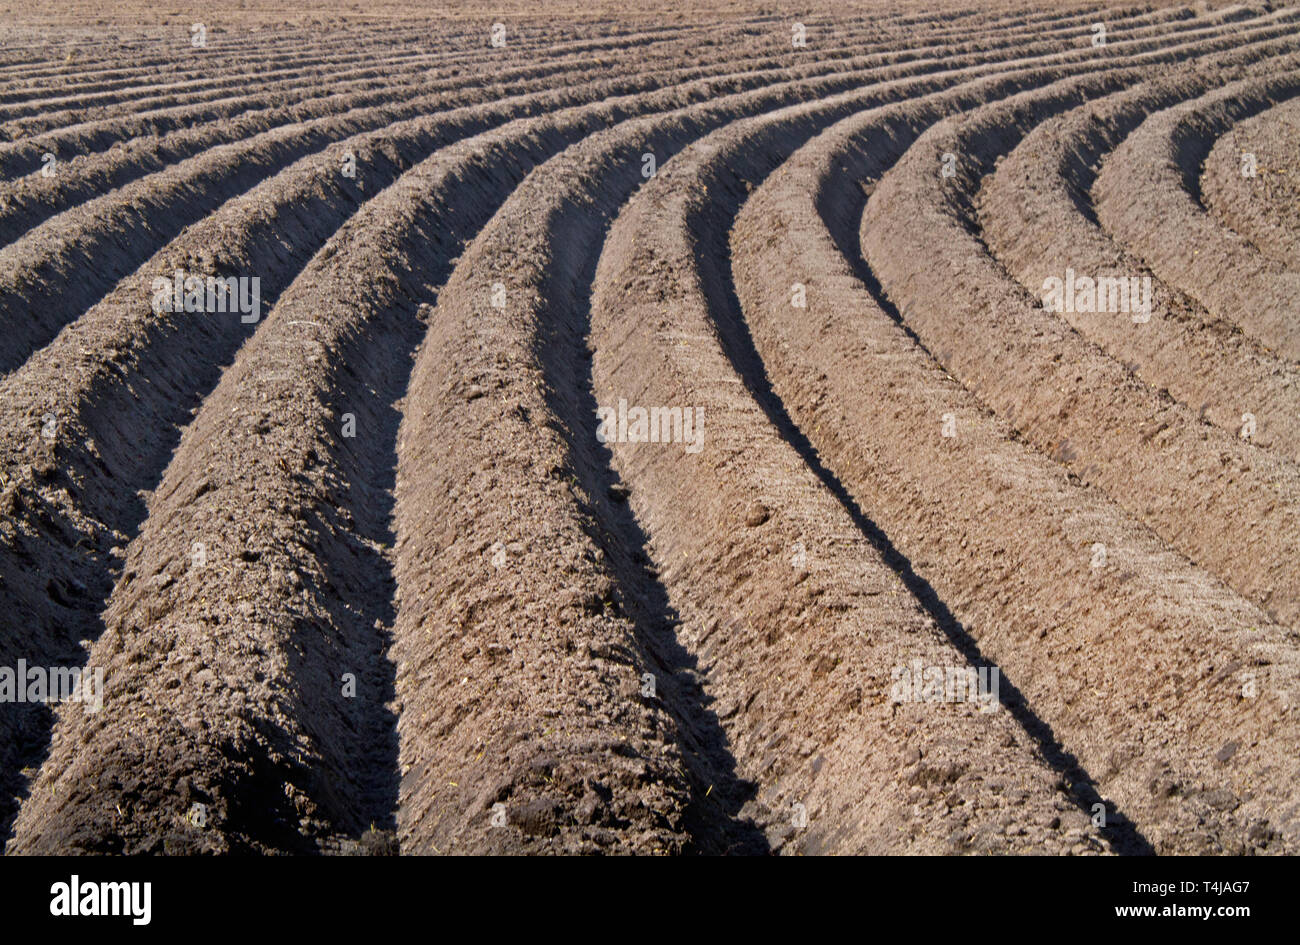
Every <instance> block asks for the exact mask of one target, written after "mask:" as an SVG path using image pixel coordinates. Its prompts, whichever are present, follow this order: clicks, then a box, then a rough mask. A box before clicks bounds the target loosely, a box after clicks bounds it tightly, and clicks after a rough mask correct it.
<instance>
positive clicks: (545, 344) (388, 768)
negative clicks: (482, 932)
mask: <svg viewBox="0 0 1300 945" xmlns="http://www.w3.org/2000/svg"><path fill="white" fill-rule="evenodd" d="M545 13H546V15H544V16H543V15H539V13H538V11H537V10H535V9H524V8H522V7H521V8H520V9H517V10H512V9H510V8H509V7H508V6H507V7H502V8H501V12H500V13H499V14H498V16H497V17H495V18H494V17H484V16H482V15H481V14H480V13H479V12H478V11H476V10H471V9H469V8H468V7H465V8H464V9H462V8H460V7H459V6H458V5H456V4H450V5H443V6H442V7H440V8H438V9H434V8H432V7H430V8H427V9H421V8H419V6H418V5H417V6H416V8H415V9H412V8H411V5H410V4H389V3H379V4H355V5H353V4H346V3H336V4H334V5H333V7H332V8H331V10H330V11H329V12H321V11H310V12H309V11H293V10H290V11H288V12H287V13H286V12H285V11H284V10H283V8H282V5H281V8H280V9H279V11H276V10H273V9H272V5H271V4H269V2H268V3H262V2H260V0H259V2H254V3H247V4H242V5H241V8H240V9H239V10H235V9H230V8H228V7H227V6H226V5H223V4H222V3H220V2H218V3H217V4H215V5H214V4H211V3H204V4H189V3H181V4H174V5H171V6H169V8H168V11H167V12H166V13H165V14H160V15H155V14H154V13H153V12H152V11H150V10H149V9H148V8H146V7H145V6H144V5H133V4H126V5H122V6H120V7H115V8H114V9H112V10H108V9H107V8H106V7H105V6H104V5H102V4H99V3H91V2H89V0H75V2H72V3H61V4H58V5H57V9H56V8H54V7H51V8H50V9H48V10H46V9H40V8H32V7H30V5H26V4H24V5H21V6H20V5H16V4H14V5H8V6H5V5H0V41H2V42H0V263H3V265H0V317H3V322H4V325H5V329H6V330H5V332H4V335H3V339H2V340H0V403H3V405H4V410H3V411H0V611H2V612H3V613H4V614H5V618H4V621H3V624H0V627H2V632H0V697H2V698H3V701H0V844H2V845H3V849H4V851H5V852H8V853H45V854H48V853H132V854H134V853H331V854H338V853H344V854H347V853H369V854H384V853H394V852H403V853H413V854H426V853H470V854H473V853H548V854H570V853H616V854H636V853H667V854H674V853H713V854H721V853H752V854H766V853H780V854H810V853H939V854H956V853H975V854H1090V853H1114V854H1142V853H1151V852H1157V853H1174V854H1183V853H1212V854H1215V853H1217V854H1221V853H1233V854H1240V853H1292V854H1293V853H1296V852H1297V851H1300V793H1297V790H1298V789H1297V787H1296V785H1297V783H1300V780H1298V779H1297V774H1300V771H1297V766H1298V765H1300V760H1298V759H1300V715H1298V714H1297V707H1296V704H1297V700H1298V699H1300V650H1298V649H1297V644H1298V643H1300V634H1298V633H1297V627H1300V569H1297V561H1298V560H1300V557H1298V556H1297V552H1298V551H1300V420H1298V419H1297V417H1298V416H1300V413H1298V412H1297V410H1296V407H1297V406H1298V404H1297V397H1298V396H1300V392H1298V391H1297V387H1296V384H1297V380H1298V376H1297V370H1298V369H1300V365H1297V364H1296V359H1295V350H1296V349H1295V347H1294V346H1295V345H1296V343H1297V342H1296V339H1297V338H1300V334H1297V333H1296V331H1295V327H1294V326H1295V321H1294V319H1295V312H1296V306H1297V305H1298V304H1300V282H1297V281H1296V279H1295V272H1294V271H1293V270H1294V269H1295V266H1294V245H1293V244H1294V239H1293V236H1294V234H1293V232H1292V231H1293V230H1294V229H1295V225H1296V221H1297V220H1298V219H1300V217H1298V216H1297V206H1300V204H1296V195H1297V192H1298V191H1297V189H1296V187H1295V186H1293V184H1294V182H1295V181H1297V180H1300V163H1297V158H1296V154H1295V147H1294V145H1295V143H1296V134H1295V129H1296V128H1297V127H1300V121H1298V120H1297V117H1296V116H1297V112H1296V108H1295V101H1294V96H1295V93H1296V92H1297V91H1300V85H1297V84H1296V83H1297V81H1298V80H1297V78H1296V76H1297V75H1300V68H1298V67H1300V40H1297V38H1296V36H1297V33H1296V29H1297V25H1298V24H1300V9H1297V8H1295V7H1291V6H1287V5H1275V4H1269V3H1263V2H1250V3H1245V4H1231V5H1229V4H1217V3H1215V4H1205V3H1202V4H1197V5H1194V6H1187V5H1178V4H1165V3H1156V4H1142V3H1131V4H1128V3H1114V2H1107V3H1100V2H1079V3H1072V4H1069V5H1067V6H1065V7H1062V8H1059V9H1052V10H1035V9H1033V8H1032V7H1031V6H1029V5H1028V4H1023V3H1018V2H1013V0H1007V2H996V3H986V4H983V5H979V4H976V3H974V2H971V0H933V2H924V0H916V2H911V0H907V2H899V0H891V2H890V3H888V4H884V5H881V6H880V7H879V8H872V9H871V10H859V11H844V10H841V9H839V5H838V4H830V3H820V4H817V3H815V4H810V5H808V6H806V7H801V8H800V9H799V10H798V11H795V12H791V11H787V10H785V9H784V8H779V7H778V6H776V5H771V6H764V5H761V4H753V3H749V2H735V3H718V4H712V5H709V6H707V7H699V6H694V5H685V4H683V5H680V6H674V5H670V6H669V7H668V8H665V9H664V10H662V11H659V12H658V13H657V14H656V15H655V16H648V15H642V16H629V15H626V14H624V13H623V12H622V11H621V10H620V9H619V8H617V7H616V6H614V5H609V4H594V5H586V4H584V5H581V6H578V5H566V4H562V3H551V4H548V5H547V9H546V11H545ZM496 19H499V20H501V21H502V24H503V25H504V27H505V31H504V45H500V44H498V45H494V44H493V33H494V22H495V20H496ZM199 22H202V23H204V30H203V33H204V38H205V42H204V45H202V46H193V45H191V28H190V27H191V25H193V24H195V23H199ZM1099 22H1100V23H1104V25H1105V41H1104V44H1097V43H1096V42H1095V37H1096V33H1095V31H1094V28H1093V27H1094V24H1096V23H1099ZM796 24H799V25H798V26H796ZM801 28H802V30H803V33H802V34H800V32H799V31H800V29H801ZM498 35H501V34H498ZM800 35H802V36H803V37H805V38H806V44H805V45H799V44H798V43H797V42H792V40H793V39H795V38H796V37H798V36H800ZM1243 151H1252V152H1253V153H1255V154H1256V156H1257V159H1258V168H1259V173H1258V175H1257V176H1256V177H1255V178H1249V177H1243V176H1241V175H1240V173H1239V169H1240V161H1241V158H1240V154H1241V152H1243ZM1171 231H1174V232H1176V233H1177V238H1171ZM1067 268H1069V269H1073V270H1075V271H1077V272H1079V273H1089V274H1101V275H1123V276H1125V277H1136V278H1140V277H1147V278H1149V279H1150V280H1151V283H1152V286H1153V293H1152V305H1151V311H1150V318H1149V319H1148V320H1146V321H1143V322H1135V321H1133V320H1132V319H1130V318H1129V316H1128V314H1127V313H1117V312H1114V311H1092V310H1089V309H1087V308H1086V307H1084V308H1082V309H1066V310H1061V311H1055V310H1052V309H1050V308H1045V307H1044V305H1043V287H1044V282H1045V280H1047V279H1048V278H1049V277H1051V276H1053V275H1056V274H1059V273H1063V272H1064V271H1065V270H1066V269H1067ZM177 270H182V271H183V274H184V275H195V276H198V277H200V278H201V279H202V278H208V277H211V278H213V279H235V280H249V279H252V278H254V277H255V278H256V279H257V280H258V282H257V299H258V307H257V310H256V312H253V311H251V310H249V309H248V308H236V307H232V305H234V303H239V302H241V301H244V302H246V301H249V299H250V298H251V297H250V295H249V291H250V283H248V282H247V281H245V282H243V283H239V282H236V283H235V289H234V295H233V296H231V297H225V296H220V295H218V294H214V295H212V296H211V297H209V298H203V297H200V298H199V300H198V303H197V305H196V306H192V307H191V308H190V309H189V310H175V311H173V310H170V307H168V306H160V305H159V304H158V297H157V296H158V290H157V287H156V286H155V285H154V280H155V279H156V278H161V279H163V280H164V282H165V283H167V284H170V280H171V278H172V276H173V274H174V273H175V272H176V271H177ZM241 292H242V293H243V294H242V295H241ZM217 300H220V302H221V303H222V304H219V305H218V304H216V302H217ZM227 301H229V302H230V303H231V305H227V304H225V303H226V302H227ZM253 315H256V317H252V316H253ZM638 408H645V409H646V411H647V414H648V412H649V410H650V409H651V408H653V409H654V414H653V417H654V418H655V419H654V420H653V430H654V433H655V434H656V435H655V436H654V437H653V438H652V437H650V436H649V435H646V436H644V437H642V436H638V435H637V433H638V426H637V410H638ZM1247 417H1248V418H1249V421H1250V422H1249V427H1248V429H1247V428H1246V427H1244V426H1243V423H1244V421H1245V420H1246V419H1247ZM629 418H630V421H631V422H630V425H629V423H628V420H629ZM661 421H662V425H659V424H660V422H661ZM629 433H630V435H629ZM660 433H662V434H663V436H659V435H658V434H660ZM20 663H21V665H25V666H26V667H37V668H41V669H47V668H48V669H53V670H56V671H57V670H69V671H70V670H73V669H75V670H77V671H79V672H81V673H83V674H87V675H88V676H89V677H91V678H94V676H95V674H102V678H103V680H104V683H103V690H102V692H101V693H100V694H99V695H100V697H101V698H102V705H98V706H97V707H96V706H94V705H92V704H90V703H88V702H86V701H83V700H80V699H74V698H66V695H67V694H66V693H62V694H57V695H56V697H55V698H53V699H52V700H50V701H45V700H44V699H43V697H42V696H41V695H40V694H37V695H33V697H32V699H30V700H29V699H27V698H26V693H24V698H23V699H19V698H17V695H16V694H15V693H14V692H13V691H12V690H6V688H5V676H4V675H3V674H4V673H5V672H6V671H7V670H10V669H16V668H18V667H19V666H20ZM972 686H973V687H974V688H973V689H972V688H970V687H972ZM981 687H987V688H981ZM78 695H84V693H79V694H78Z"/></svg>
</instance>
